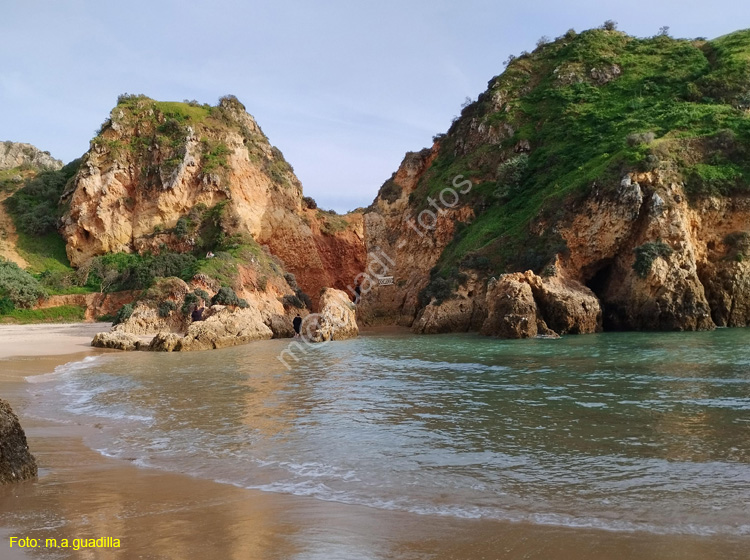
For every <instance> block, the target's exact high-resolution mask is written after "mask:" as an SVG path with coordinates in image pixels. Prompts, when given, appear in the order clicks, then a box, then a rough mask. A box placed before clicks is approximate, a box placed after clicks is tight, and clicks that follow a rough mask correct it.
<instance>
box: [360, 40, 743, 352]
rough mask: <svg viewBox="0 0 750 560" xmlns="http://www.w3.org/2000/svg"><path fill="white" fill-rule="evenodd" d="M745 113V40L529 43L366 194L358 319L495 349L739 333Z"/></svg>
mask: <svg viewBox="0 0 750 560" xmlns="http://www.w3.org/2000/svg"><path fill="white" fill-rule="evenodd" d="M749 110H750V31H740V32H737V33H734V34H732V35H728V36H726V37H722V38H719V39H716V40H714V41H704V40H678V39H673V38H671V37H668V36H666V35H663V34H662V35H659V36H656V37H652V38H648V39H637V38H634V37H630V36H628V35H626V34H624V33H622V32H620V31H617V30H615V29H611V28H609V29H594V30H589V31H585V32H583V33H580V34H577V33H576V32H575V31H572V30H571V31H569V32H568V33H566V34H565V35H564V36H562V37H559V38H557V39H556V40H555V41H551V42H545V41H540V43H539V45H538V48H537V49H536V50H535V51H534V52H533V53H524V54H522V55H521V56H519V57H511V58H510V59H509V61H508V63H507V69H506V70H505V72H504V73H503V74H501V75H500V76H497V77H495V78H493V79H492V80H491V81H490V82H489V87H488V89H487V91H485V92H484V93H482V94H481V95H480V96H479V98H478V99H477V100H476V101H474V102H472V103H469V104H466V105H465V106H464V108H463V111H462V113H461V116H460V117H459V118H457V119H456V120H455V121H454V123H453V125H452V126H451V128H450V129H449V130H448V132H447V133H446V134H440V135H438V136H436V137H435V139H434V140H435V141H434V145H433V146H432V147H431V148H429V149H425V150H422V151H421V152H417V153H410V154H407V156H406V157H405V159H404V161H403V163H402V165H401V167H400V168H399V170H398V171H397V172H396V173H395V174H394V175H393V176H392V177H391V178H390V179H389V180H388V181H386V182H385V184H384V185H383V186H382V188H381V189H380V192H379V193H378V196H377V198H376V199H375V201H374V203H373V205H372V206H371V207H370V208H369V209H368V212H367V213H366V214H365V217H364V223H365V240H366V244H367V247H368V251H369V252H370V253H371V254H372V253H377V252H380V254H381V257H380V258H379V259H378V260H379V261H380V262H381V263H385V264H386V265H387V266H380V265H379V264H377V263H375V264H374V265H373V267H372V271H373V273H372V274H371V275H370V277H369V278H368V280H370V279H371V280H373V281H372V282H369V283H368V285H367V290H365V291H366V293H365V294H364V295H363V298H362V304H361V313H360V317H361V318H362V319H363V320H365V321H366V322H368V323H372V324H375V323H382V322H386V323H391V322H396V323H399V324H402V325H410V326H412V327H413V329H414V330H415V331H417V332H426V333H428V332H455V331H466V330H481V331H482V332H485V333H487V334H496V335H501V336H508V337H523V336H535V335H537V334H552V333H557V334H563V333H576V332H581V333H583V332H594V331H596V330H600V329H602V328H604V329H648V330H651V329H653V330H700V329H711V328H714V327H715V326H716V325H720V326H724V325H731V326H744V325H747V324H749V320H750V316H749V312H750V302H748V296H747V293H748V291H747V289H746V288H747V287H748V286H750V279H748V276H747V273H748V265H747V262H746V260H747V258H748V257H750V241H748V240H750V225H749V224H750V221H748V219H749V218H750V214H749V213H748V212H749V210H750V115H749V112H748V111H749ZM383 276H384V277H390V276H392V277H393V283H392V284H389V279H387V280H386V281H382V282H381V281H380V280H379V277H383ZM381 284H384V285H381Z"/></svg>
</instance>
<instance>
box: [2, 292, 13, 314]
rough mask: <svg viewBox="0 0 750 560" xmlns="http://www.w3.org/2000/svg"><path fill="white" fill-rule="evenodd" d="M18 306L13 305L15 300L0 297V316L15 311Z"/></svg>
mask: <svg viewBox="0 0 750 560" xmlns="http://www.w3.org/2000/svg"><path fill="white" fill-rule="evenodd" d="M15 308H16V306H15V305H14V304H13V300H12V299H10V298H9V297H7V296H3V297H0V315H7V314H8V313H10V312H11V311H13V310H14V309H15Z"/></svg>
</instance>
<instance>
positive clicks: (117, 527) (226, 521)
mask: <svg viewBox="0 0 750 560" xmlns="http://www.w3.org/2000/svg"><path fill="white" fill-rule="evenodd" d="M56 327H58V326H50V327H47V328H49V329H55V328H56ZM18 328H20V327H18ZM24 328H29V327H24ZM81 328H84V329H86V328H89V326H85V327H81ZM32 330H33V331H34V333H33V336H44V335H43V334H40V333H44V329H39V328H32ZM56 332H57V334H56V335H54V336H58V337H61V339H60V340H58V341H57V342H58V343H60V344H62V346H65V344H64V343H62V340H64V339H65V335H64V334H60V331H59V330H58V331H56ZM67 332H68V333H69V334H70V335H71V336H70V337H69V339H70V340H69V342H70V344H68V345H67V346H65V349H64V352H63V354H64V355H62V356H54V357H46V358H38V357H37V358H30V357H17V358H8V357H7V354H6V355H5V356H3V354H0V396H2V397H3V398H5V399H6V400H8V401H10V402H11V404H12V406H13V407H14V409H15V410H16V413H17V414H18V415H19V416H20V418H21V421H22V424H23V426H24V428H25V429H26V433H27V437H28V440H29V445H30V447H31V450H32V452H33V453H34V455H35V456H36V457H37V461H38V463H39V467H40V471H39V478H38V480H35V481H27V482H23V483H20V484H16V485H9V486H5V487H1V488H0V558H1V559H3V560H5V559H7V560H16V559H38V558H76V559H78V558H81V559H83V558H85V559H100V558H101V559H108V558H114V559H123V560H131V559H132V560H135V559H192V558H222V559H235V558H236V559H238V560H239V559H242V560H248V559H249V560H253V559H258V560H261V559H272V560H273V559H292V558H294V559H305V560H307V559H313V560H315V559H321V560H322V559H326V560H329V559H342V560H357V559H365V558H366V559H370V558H395V559H435V560H447V559H457V560H458V559H466V560H469V559H471V560H477V559H483V558H484V559H495V558H497V559H501V558H502V559H521V558H524V559H526V558H528V559H532V558H540V559H541V558H545V559H546V558H556V559H563V560H565V559H573V558H576V559H604V558H607V559H620V558H621V559H629V558H633V559H635V558H638V559H657V558H658V559H664V558H674V559H688V560H690V559H696V560H697V559H714V558H716V559H719V558H722V559H732V558H737V559H739V558H744V557H745V552H746V548H747V546H748V544H750V542H749V541H748V539H742V538H728V537H694V536H679V535H678V536H670V535H666V536H659V535H652V534H643V533H615V532H606V531H599V530H591V529H586V528H579V529H574V528H562V527H551V526H550V527H546V526H539V525H529V524H521V523H518V524H515V523H505V522H498V521H486V520H470V519H456V518H451V517H440V516H424V515H416V514H409V513H402V512H393V511H386V510H380V509H374V508H367V507H361V506H352V505H345V504H337V503H332V502H322V501H319V500H316V499H313V498H303V497H295V496H287V495H282V494H272V493H264V492H260V491H255V490H246V489H242V488H237V487H234V486H231V485H225V484H219V483H215V482H212V481H209V480H202V479H197V478H192V477H188V476H183V475H179V474H173V473H165V472H161V471H157V470H152V469H143V468H138V467H136V466H134V465H133V464H131V463H129V462H128V461H125V460H114V459H108V458H105V457H102V456H101V455H99V454H98V453H96V452H94V451H92V450H90V449H89V448H88V447H86V446H85V444H84V438H85V437H86V435H87V434H90V433H92V432H93V431H96V430H98V429H99V428H98V427H97V426H96V425H93V426H88V425H79V424H76V425H60V424H54V423H51V422H48V421H44V420H40V419H37V418H33V417H29V416H28V415H26V413H25V407H26V403H27V402H28V399H29V398H30V394H29V392H28V389H29V387H31V385H30V384H29V383H27V382H26V381H25V380H24V377H25V376H28V375H34V374H42V373H49V372H51V371H53V369H54V367H55V366H56V365H59V364H62V363H66V362H68V361H72V360H73V359H75V360H78V359H81V358H82V357H83V356H85V355H86V354H90V353H93V352H97V351H96V350H93V349H90V348H89V349H85V350H84V351H83V352H81V350H82V348H81V346H80V341H77V340H76V339H77V338H80V336H81V331H80V330H76V329H75V328H71V329H70V330H69V331H67ZM3 335H4V333H3V332H2V330H0V340H1V339H2V338H3ZM21 336H23V334H21ZM32 346H33V345H32ZM36 347H38V348H44V345H40V344H37V345H36ZM0 348H2V342H1V341H0ZM24 348H29V346H25V347H24ZM10 537H31V538H36V539H39V546H38V547H36V548H34V549H24V550H20V549H18V548H15V547H14V548H13V549H11V548H10V547H9V538H10ZM102 537H112V538H117V539H119V540H120V548H107V549H93V548H89V549H85V550H79V551H74V550H73V549H72V548H69V549H63V548H56V549H54V548H48V547H47V546H46V539H56V540H57V542H58V543H62V539H69V540H70V542H71V543H72V541H73V539H84V538H95V539H96V538H102Z"/></svg>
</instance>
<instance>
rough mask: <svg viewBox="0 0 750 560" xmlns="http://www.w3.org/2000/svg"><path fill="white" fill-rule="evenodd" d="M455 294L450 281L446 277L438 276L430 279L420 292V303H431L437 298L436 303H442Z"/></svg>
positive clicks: (422, 304) (423, 305)
mask: <svg viewBox="0 0 750 560" xmlns="http://www.w3.org/2000/svg"><path fill="white" fill-rule="evenodd" d="M452 296H453V288H452V287H451V284H450V282H448V280H446V279H445V278H441V277H437V278H433V279H432V280H430V283H429V284H427V286H425V287H424V289H423V290H422V291H421V292H419V303H420V305H421V306H422V307H426V306H427V305H429V304H430V301H432V300H433V299H434V300H435V302H434V304H435V305H441V304H442V303H443V302H444V301H445V300H447V299H450V298H451V297H452Z"/></svg>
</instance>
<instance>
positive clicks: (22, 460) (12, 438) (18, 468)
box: [0, 144, 37, 484]
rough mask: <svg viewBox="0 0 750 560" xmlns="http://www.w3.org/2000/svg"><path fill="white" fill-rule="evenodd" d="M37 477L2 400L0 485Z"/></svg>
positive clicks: (17, 427)
mask: <svg viewBox="0 0 750 560" xmlns="http://www.w3.org/2000/svg"><path fill="white" fill-rule="evenodd" d="M0 145H1V144H0ZM36 475H37V466H36V460H35V459H34V456H33V455H32V454H31V453H30V452H29V446H28V444H27V443H26V434H25V433H24V431H23V428H21V424H20V423H19V422H18V417H17V416H16V415H15V414H14V412H13V410H12V409H11V408H10V405H9V404H8V403H7V402H5V401H4V400H2V399H0V484H7V483H10V482H19V481H21V480H25V479H28V478H34V477H35V476H36Z"/></svg>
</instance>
